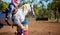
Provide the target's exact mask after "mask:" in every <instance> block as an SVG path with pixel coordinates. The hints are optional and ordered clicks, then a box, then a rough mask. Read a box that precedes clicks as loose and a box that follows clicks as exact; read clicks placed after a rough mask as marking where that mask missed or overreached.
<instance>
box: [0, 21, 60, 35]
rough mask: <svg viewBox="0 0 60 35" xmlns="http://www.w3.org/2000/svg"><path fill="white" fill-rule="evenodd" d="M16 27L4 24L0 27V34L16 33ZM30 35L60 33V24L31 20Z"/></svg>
mask: <svg viewBox="0 0 60 35" xmlns="http://www.w3.org/2000/svg"><path fill="white" fill-rule="evenodd" d="M15 31H16V27H15V26H14V28H12V27H11V26H8V27H7V26H4V27H3V28H2V29H0V35H15V34H14V32H15ZM28 35H60V24H59V23H49V22H43V21H29V34H28Z"/></svg>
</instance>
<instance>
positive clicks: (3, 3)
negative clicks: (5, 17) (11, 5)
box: [0, 2, 8, 11]
mask: <svg viewBox="0 0 60 35" xmlns="http://www.w3.org/2000/svg"><path fill="white" fill-rule="evenodd" d="M6 8H8V4H7V3H6V2H2V3H1V4H0V11H2V10H6Z"/></svg>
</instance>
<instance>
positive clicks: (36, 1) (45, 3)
mask: <svg viewBox="0 0 60 35" xmlns="http://www.w3.org/2000/svg"><path fill="white" fill-rule="evenodd" d="M2 1H4V2H11V0H2ZM25 1H28V0H25ZM30 1H31V0H30ZM39 1H41V0H34V3H35V4H37V3H38V2H39ZM52 1H53V0H49V1H48V2H45V1H44V0H43V1H42V3H43V4H44V6H45V7H46V8H47V5H48V4H49V3H51V2H52Z"/></svg>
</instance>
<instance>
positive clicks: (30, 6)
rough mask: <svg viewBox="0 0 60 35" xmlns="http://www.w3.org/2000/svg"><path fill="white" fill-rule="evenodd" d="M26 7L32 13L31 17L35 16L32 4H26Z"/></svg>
mask: <svg viewBox="0 0 60 35" xmlns="http://www.w3.org/2000/svg"><path fill="white" fill-rule="evenodd" d="M26 7H27V9H28V13H30V14H31V15H33V16H35V13H34V10H33V8H32V5H31V4H30V3H28V4H26Z"/></svg>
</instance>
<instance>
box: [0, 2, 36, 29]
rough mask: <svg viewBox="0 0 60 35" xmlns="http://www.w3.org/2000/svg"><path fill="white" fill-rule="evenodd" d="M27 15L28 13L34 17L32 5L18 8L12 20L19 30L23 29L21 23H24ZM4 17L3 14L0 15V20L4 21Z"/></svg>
mask: <svg viewBox="0 0 60 35" xmlns="http://www.w3.org/2000/svg"><path fill="white" fill-rule="evenodd" d="M28 13H30V14H31V15H33V16H34V15H35V13H34V10H33V8H32V5H31V4H30V3H28V4H24V5H23V6H22V7H20V8H18V10H17V12H16V13H15V14H14V15H13V17H12V19H14V23H16V24H17V25H18V26H19V27H20V28H21V29H24V25H23V24H22V23H23V22H24V20H25V17H26V15H27V14H28ZM5 16H6V14H5V13H2V12H1V13H0V18H1V19H3V20H5ZM8 21H9V20H8ZM9 22H10V21H9ZM27 25H28V24H27ZM25 26H26V25H25Z"/></svg>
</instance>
